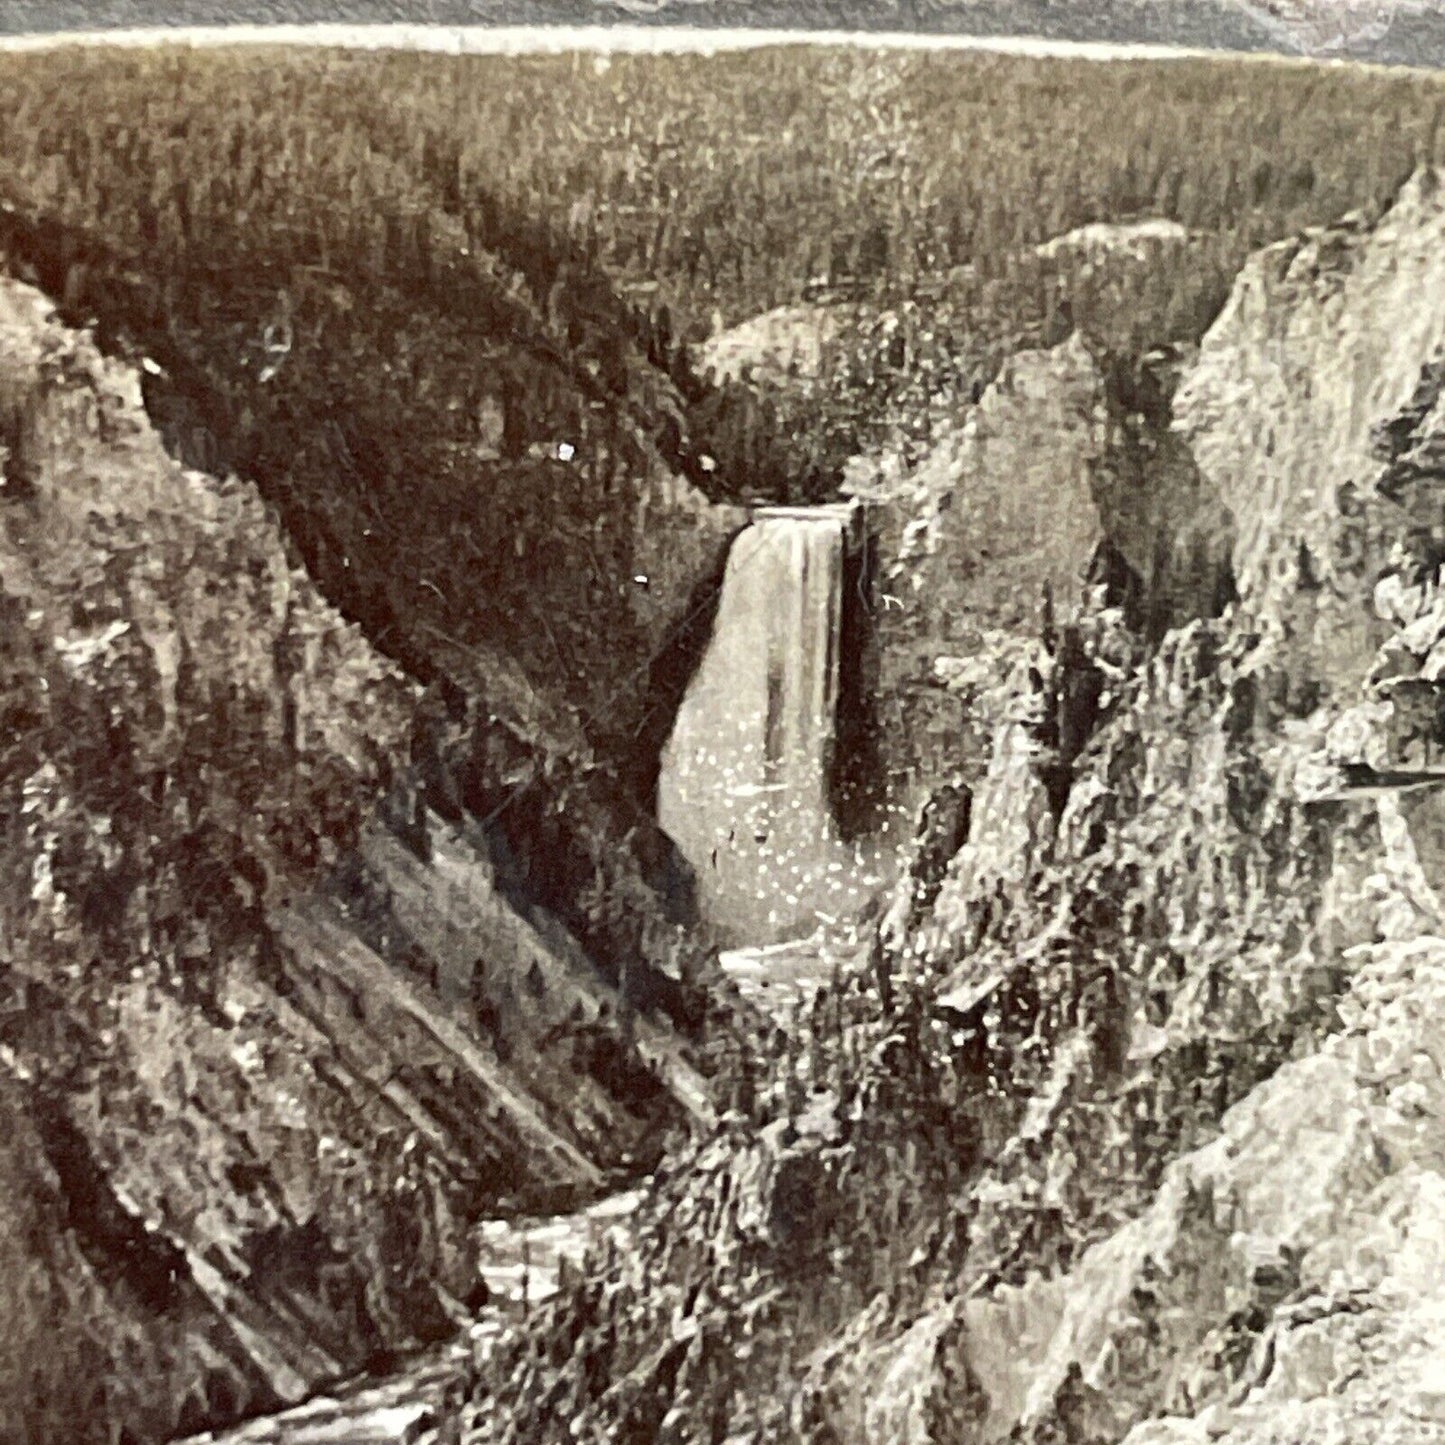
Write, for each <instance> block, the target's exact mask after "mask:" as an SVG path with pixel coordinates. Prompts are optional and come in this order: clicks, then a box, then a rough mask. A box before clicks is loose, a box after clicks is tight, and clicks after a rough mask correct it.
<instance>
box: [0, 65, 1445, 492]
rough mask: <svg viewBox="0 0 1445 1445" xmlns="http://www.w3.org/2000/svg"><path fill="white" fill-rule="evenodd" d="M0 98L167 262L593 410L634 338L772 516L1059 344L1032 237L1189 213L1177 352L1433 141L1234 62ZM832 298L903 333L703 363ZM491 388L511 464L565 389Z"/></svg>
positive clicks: (1429, 87) (79, 190)
mask: <svg viewBox="0 0 1445 1445" xmlns="http://www.w3.org/2000/svg"><path fill="white" fill-rule="evenodd" d="M0 75H3V77H4V80H3V85H0V117H3V120H4V124H5V126H6V131H7V140H8V144H7V147H6V151H7V158H6V162H5V164H4V166H3V169H0V177H3V179H4V182H5V186H6V189H7V190H8V191H10V192H11V193H12V194H13V195H14V196H15V197H16V198H18V199H24V200H26V201H28V202H29V203H31V204H33V205H35V206H38V207H40V208H41V209H43V210H44V211H45V212H47V213H50V214H54V215H56V216H57V217H59V218H62V219H64V220H65V221H67V222H69V223H72V224H78V225H83V226H86V227H90V228H94V229H96V230H98V231H99V232H100V233H102V234H103V235H104V236H105V237H106V239H107V241H108V242H109V243H110V244H112V245H113V246H115V247H116V248H118V249H119V250H121V251H123V252H125V253H127V254H131V255H135V256H138V257H141V258H143V259H144V258H148V259H150V260H152V261H156V260H159V259H160V258H161V257H165V258H166V261H167V274H174V261H175V259H176V258H178V257H184V258H186V259H187V260H188V261H190V262H197V263H203V264H207V265H212V266H217V267H229V266H233V265H235V264H236V263H237V262H239V261H241V260H242V259H243V258H245V259H250V260H255V261H257V262H266V263H268V264H272V265H280V266H281V268H282V271H283V272H284V273H285V274H283V275H281V276H279V277H278V278H277V284H278V289H279V290H280V291H282V292H285V291H286V290H287V288H288V286H289V287H295V286H299V285H302V284H306V281H307V279H308V278H309V279H310V281H311V283H312V284H315V280H316V278H318V277H319V278H326V277H334V276H337V275H340V276H341V277H343V278H345V279H347V280H351V281H355V280H359V279H360V277H361V276H367V277H374V278H377V279H380V278H383V277H386V278H391V279H392V280H393V281H397V280H402V279H404V283H405V289H406V290H407V291H408V292H410V291H412V290H413V289H415V288H422V289H431V290H432V292H433V294H438V295H439V296H440V297H442V298H445V301H446V302H447V303H449V310H450V314H451V315H452V316H453V317H455V318H458V319H460V316H461V313H462V310H463V307H464V308H465V318H466V320H467V321H469V322H472V323H475V324H477V325H479V326H481V325H488V326H490V328H491V329H492V330H493V331H494V332H500V333H501V334H502V335H503V336H507V337H510V336H511V335H512V333H513V331H514V330H515V328H516V326H517V316H516V306H517V305H518V304H521V305H523V306H524V309H525V310H527V311H529V312H532V313H534V314H535V317H536V318H537V321H536V325H537V326H539V327H540V329H541V331H542V332H543V334H544V335H545V336H546V338H547V341H548V343H550V345H551V346H552V347H555V348H556V350H557V351H558V352H560V353H561V354H562V355H563V356H565V357H567V358H568V359H569V360H573V361H575V362H577V363H578V364H580V365H581V366H582V367H583V368H584V369H585V370H586V371H587V372H588V373H589V374H590V375H591V377H592V378H593V380H594V381H595V382H596V387H595V388H594V391H593V395H592V397H591V400H592V401H594V402H598V403H599V404H600V406H601V407H602V408H605V409H609V410H610V408H611V405H612V403H611V401H610V400H609V398H612V397H615V396H616V395H618V394H619V391H618V388H619V387H620V386H621V385H622V380H623V376H624V374H626V373H627V372H628V371H629V369H630V370H631V371H632V372H633V373H634V382H635V380H636V372H637V367H636V366H635V365H634V364H633V363H632V362H630V361H629V359H628V358H629V351H630V350H631V348H630V347H627V346H619V345H617V344H616V339H617V337H618V335H619V333H621V334H623V335H625V336H627V337H628V338H629V340H630V341H631V342H634V343H635V346H636V353H637V355H636V357H635V358H634V360H642V359H645V360H647V361H650V362H651V363H653V366H654V368H655V369H656V371H658V372H660V373H662V374H664V375H667V374H670V379H671V380H672V381H673V382H675V383H676V384H677V386H678V389H679V391H680V393H681V395H680V396H679V397H678V398H677V401H676V404H675V405H672V406H659V405H658V403H659V400H660V399H659V398H658V397H657V396H655V395H654V396H651V397H639V398H637V402H638V405H639V406H640V408H641V411H642V412H643V413H645V414H648V415H649V416H650V418H651V424H650V425H649V426H648V428H647V429H648V430H649V431H650V432H651V433H652V434H653V436H654V438H655V439H656V440H657V441H659V442H660V443H661V445H662V448H663V451H664V453H665V454H667V455H669V456H670V458H671V459H673V460H674V461H679V462H682V463H683V464H687V465H690V467H691V470H692V471H693V474H694V476H695V478H696V479H697V480H699V481H701V482H703V483H704V484H706V485H708V486H709V487H710V488H712V489H713V490H718V489H731V490H735V491H741V490H746V491H749V492H752V493H755V494H758V495H764V496H778V495H787V494H789V489H790V488H791V489H792V494H794V495H797V496H800V497H801V496H806V495H818V494H821V493H823V492H826V490H827V489H828V486H829V485H830V483H831V482H832V481H833V480H835V478H836V468H837V465H838V463H839V461H840V460H841V459H842V458H843V457H844V456H846V455H847V454H848V452H849V451H850V450H851V449H853V448H856V447H857V446H858V445H859V444H860V443H862V442H866V441H867V440H868V439H869V437H870V436H871V434H872V429H873V427H874V426H875V425H877V424H878V423H879V421H880V419H881V418H883V417H885V416H892V417H893V418H895V419H896V418H897V417H898V416H899V415H900V413H901V414H903V415H905V416H906V417H907V418H909V419H916V418H917V415H918V413H919V412H920V411H921V412H924V413H926V411H927V406H926V405H924V403H926V402H927V400H928V397H929V396H930V395H934V396H936V395H937V394H938V393H939V392H940V391H945V390H949V391H951V390H953V389H955V388H954V387H953V386H952V385H951V384H953V383H958V382H962V383H963V384H964V385H965V389H967V388H968V387H971V386H972V385H973V383H974V382H975V381H976V380H977V378H978V375H979V374H980V373H985V374H986V373H987V372H988V370H989V369H990V367H991V364H992V363H993V362H994V361H995V360H996V357H997V355H998V353H999V351H1000V350H1007V349H1010V348H1012V347H1014V346H1016V345H1017V344H1018V343H1019V341H1020V340H1028V339H1038V338H1042V337H1047V336H1048V335H1050V334H1052V333H1054V332H1056V331H1057V330H1058V329H1059V327H1060V326H1067V324H1068V323H1069V322H1070V321H1077V320H1078V319H1079V318H1078V317H1076V316H1074V315H1072V314H1070V313H1068V312H1066V313H1065V314H1064V315H1062V316H1061V315H1059V314H1058V311H1059V299H1060V298H1059V295H1058V293H1057V292H1056V291H1055V290H1054V289H1053V288H1052V287H1050V286H1049V285H1047V284H1045V283H1046V282H1047V280H1048V279H1049V278H1048V277H1046V276H1045V275H1044V274H1043V270H1044V268H1043V267H1042V266H1041V265H1040V263H1039V261H1038V259H1037V258H1036V257H1034V256H1033V255H1032V253H1031V248H1032V247H1033V246H1035V245H1036V244H1038V243H1039V242H1041V241H1043V240H1044V239H1046V238H1047V237H1050V236H1052V235H1056V234H1058V233H1060V232H1062V231H1065V230H1068V229H1070V228H1072V227H1075V226H1078V225H1081V224H1084V223H1087V222H1091V221H1098V220H1116V219H1120V218H1128V217H1132V216H1137V215H1146V214H1147V215H1162V216H1167V217H1169V218H1171V219H1174V220H1177V221H1179V222H1180V223H1182V224H1183V225H1184V226H1186V227H1188V228H1189V229H1190V231H1191V232H1192V233H1194V238H1193V240H1192V242H1191V244H1190V245H1189V246H1187V247H1186V248H1184V250H1183V251H1182V252H1181V253H1180V254H1179V255H1178V256H1176V257H1174V258H1173V261H1172V264H1171V265H1166V266H1164V267H1162V268H1156V270H1155V274H1154V276H1153V279H1152V282H1151V287H1152V290H1153V292H1154V293H1155V297H1154V300H1155V302H1157V304H1151V305H1148V306H1146V307H1145V309H1146V310H1147V311H1149V312H1150V315H1151V325H1153V327H1154V328H1155V329H1156V330H1160V331H1163V332H1165V333H1169V334H1172V335H1178V334H1184V335H1188V334H1197V332H1198V331H1199V330H1200V329H1201V328H1202V326H1203V325H1204V324H1206V323H1207V321H1208V319H1209V317H1210V315H1211V314H1212V310H1213V308H1214V307H1215V306H1217V305H1218V303H1219V301H1220V299H1221V298H1222V295H1223V289H1224V286H1225V285H1226V284H1227V279H1228V277H1229V276H1230V275H1232V273H1233V270H1234V269H1235V268H1236V267H1237V265H1238V263H1239V261H1240V260H1241V259H1242V258H1243V256H1244V255H1245V254H1247V252H1248V251H1250V250H1251V249H1253V248H1255V247H1257V246H1258V245H1260V244H1261V243H1263V242H1266V241H1268V240H1271V239H1274V238H1275V237H1278V236H1280V235H1282V234H1286V233H1288V232H1290V231H1293V230H1294V229H1297V228H1298V227H1300V226H1301V225H1304V224H1308V223H1314V222H1322V221H1326V220H1329V219H1331V218H1333V217H1335V216H1337V215H1339V214H1341V213H1342V212H1344V211H1347V210H1349V209H1351V208H1352V207H1355V206H1360V205H1368V204H1372V203H1375V202H1378V201H1380V200H1382V199H1383V198H1384V197H1385V196H1387V195H1388V194H1390V193H1391V192H1392V191H1393V189H1394V187H1395V186H1397V185H1398V183H1399V182H1400V180H1401V179H1402V178H1403V176H1404V175H1405V174H1406V173H1407V172H1408V171H1409V170H1410V169H1411V168H1412V167H1413V166H1414V165H1416V164H1417V163H1418V162H1419V161H1420V160H1421V159H1423V158H1427V157H1434V156H1438V154H1439V151H1440V93H1441V92H1440V85H1439V82H1438V80H1437V79H1436V78H1435V77H1433V76H1428V75H1414V74H1408V73H1385V72H1368V71H1363V70H1357V71H1351V70H1324V69H1320V68H1309V67H1304V66H1284V65H1273V64H1249V65H1239V64H1238V63H1236V62H1229V61H1199V60H1191V61H1187V62H1185V61H1181V62H1177V63H1172V64H1165V65H1160V64H1158V63H1152V62H1138V63H1114V64H1110V65H1107V66H1100V65H1098V64H1096V63H1093V62H1087V61H1082V60H1079V61H1065V60H1058V59H1050V60H1039V59H1024V58H1019V57H1009V56H988V55H967V54H958V53H941V54H938V55H933V56H930V55H926V54H916V55H915V54H905V55H896V54H895V55H889V54H886V53H875V52H869V51H866V50H862V51H809V50H802V49H779V50H776V51H770V52H761V53H757V52H753V53H745V54H735V55H723V56H715V57H697V56H652V57H647V56H617V57H611V58H599V57H596V56H591V55H578V56H562V57H529V58H520V59H519V58H516V57H506V58H504V57H485V56H470V57H443V56H436V55H417V54H395V55H375V54H364V53H357V54H342V53H327V52H322V53H317V52H302V53H296V52H292V53H286V52H279V51H271V52H266V53H263V54H261V55H257V54H254V53H251V52H186V51H179V50H178V51H176V52H173V53H169V54H162V53H152V54H144V53H130V54H111V55H100V54H86V53H84V52H75V51H70V52H66V51H61V52H56V53H54V54H52V55H46V56H33V55H27V56H23V57H20V56H16V57H9V58H7V59H6V60H5V61H4V62H3V65H0ZM461 273H468V274H469V276H470V277H475V278H480V280H481V281H482V282H483V283H484V284H481V285H478V284H476V281H475V280H473V281H472V284H470V285H469V286H468V287H467V288H466V290H465V291H459V290H458V286H459V277H460V274H461ZM817 295H822V296H825V297H838V296H847V297H850V298H854V299H860V298H861V299H863V300H865V301H868V302H870V303H874V304H873V305H872V306H871V308H865V315H866V314H873V313H876V310H877V309H878V307H879V306H886V307H888V308H890V309H891V310H892V311H893V312H895V313H896V320H897V322H898V325H897V326H895V327H894V328H893V329H892V330H890V331H889V332H888V333H887V335H886V336H884V335H880V334H878V333H877V332H876V328H872V327H870V326H868V325H866V324H865V325H864V326H863V327H862V328H861V331H859V330H857V329H854V328H849V329H848V330H847V332H846V334H845V335H844V337H843V338H842V339H841V340H840V341H839V342H838V343H837V344H835V345H834V346H833V347H831V348H830V355H829V356H828V357H827V358H826V360H825V365H824V368H823V370H824V381H825V383H826V384H825V385H820V386H817V387H814V388H809V395H808V399H807V405H806V406H800V405H797V404H796V403H790V401H789V399H788V397H787V396H786V395H784V396H781V397H778V396H773V397H764V398H761V399H760V398H759V397H758V396H757V389H756V388H749V387H747V386H741V385H738V384H736V383H732V384H730V385H728V386H725V387H723V388H722V389H721V392H720V393H719V392H718V391H713V390H711V389H710V388H708V387H707V386H706V385H705V384H704V383H703V382H702V381H700V380H699V379H698V378H697V377H695V376H694V375H692V372H691V367H690V366H689V364H688V355H687V348H688V347H689V346H690V345H693V344H695V343H697V342H699V341H701V340H703V339H704V338H705V337H706V336H707V335H708V334H709V332H710V331H711V330H713V329H714V328H715V327H716V326H718V325H731V324H733V323H735V322H737V321H739V320H742V319H743V318H745V317H747V316H750V315H753V314H756V313H758V312H761V311H764V310H767V309H768V308H771V307H775V306H780V305H783V304H786V303H789V302H796V301H798V300H800V299H803V298H806V297H809V296H817ZM1114 299H1115V300H1116V301H1117V300H1119V299H1122V300H1123V301H1124V302H1125V304H1126V305H1128V304H1137V302H1138V301H1139V300H1140V298H1138V297H1124V298H1117V297H1116V298H1114ZM508 303H511V304H510V305H509V304H508ZM1156 311H1157V312H1159V313H1160V314H1158V315H1157V316H1156V315H1155V314H1154V313H1155V312H1156ZM251 319H252V320H257V319H258V318H254V317H253V318H251ZM268 319H270V320H274V318H268ZM524 329H525V328H524ZM1147 339H1148V340H1158V339H1168V336H1154V337H1149V338H1147ZM553 359H554V360H555V359H556V358H555V357H554V358H553ZM505 370H506V372H507V375H508V377H510V379H511V382H512V384H511V385H510V386H509V387H507V388H505V390H506V394H505V395H503V396H501V397H499V398H498V399H497V401H498V405H499V406H500V407H501V409H502V411H503V412H504V414H505V416H506V418H507V422H508V424H507V425H505V426H504V427H503V434H504V438H505V440H506V443H507V445H508V447H510V448H511V449H513V450H515V451H525V448H526V446H527V445H528V444H530V442H532V441H536V440H538V439H539V434H540V432H541V431H543V430H545V428H544V427H543V425H542V419H543V418H553V417H555V415H556V410H557V407H556V402H557V397H556V395H555V388H549V386H548V384H547V379H546V375H545V372H546V368H545V367H543V368H542V369H541V371H540V372H539V370H538V368H537V367H536V365H535V363H533V364H530V365H529V364H523V362H522V361H521V360H520V359H519V358H517V357H516V356H509V358H508V365H507V367H506V368H505ZM570 381H571V383H572V384H575V382H576V378H575V377H574V378H571V379H570ZM393 384H394V382H393ZM564 389H565V388H564ZM824 395H826V396H828V397H830V398H831V399H832V405H829V406H820V404H819V400H820V397H821V396H824ZM649 403H650V405H649ZM659 411H660V412H661V413H662V416H659V415H658V413H659ZM690 438H691V439H692V440H693V441H694V442H695V445H694V446H689V445H688V442H689V439H690ZM540 439H541V440H542V441H544V442H545V441H548V440H550V437H541V438H540ZM703 456H707V457H710V458H712V461H709V462H705V463H702V464H701V465H699V463H700V459H701V457H703Z"/></svg>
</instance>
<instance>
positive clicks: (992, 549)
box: [845, 337, 1103, 800]
mask: <svg viewBox="0 0 1445 1445" xmlns="http://www.w3.org/2000/svg"><path fill="white" fill-rule="evenodd" d="M960 413H961V417H960V420H959V421H958V422H957V423H956V424H955V425H952V426H949V427H946V428H944V429H943V430H942V433H941V435H940V436H939V437H938V439H937V440H936V442H935V443H934V444H933V445H932V446H931V447H930V448H929V449H928V451H927V452H926V453H925V454H924V455H923V456H922V457H921V458H920V459H919V460H918V461H917V463H916V464H912V465H911V464H910V463H909V462H908V460H907V458H906V456H905V454H904V453H902V452H898V453H891V452H890V453H884V454H881V455H876V456H871V457H867V458H863V459H860V460H859V461H858V462H855V463H854V464H852V466H851V467H850V469H849V474H848V477H847V479H846V481H845V487H846V489H847V490H848V491H849V492H851V493H852V494H853V495H855V496H857V497H859V498H860V499H862V500H863V501H865V502H866V503H867V504H868V516H869V525H870V527H872V528H873V529H874V531H875V532H876V534H877V537H878V552H879V559H880V560H879V569H878V576H877V579H876V581H875V592H876V596H875V604H874V605H875V608H876V644H875V645H876V647H877V649H878V657H879V664H878V678H877V683H876V687H877V693H878V696H879V697H880V699H882V706H881V709H880V716H879V719H878V724H879V729H880V734H881V736H882V737H883V739H884V740H885V751H886V754H887V756H886V759H885V766H887V767H888V768H889V770H890V772H891V773H892V774H893V775H894V777H895V780H896V783H895V785H897V784H902V788H901V792H902V794H903V798H904V799H905V800H907V799H908V798H909V796H910V794H911V795H913V796H914V797H915V798H916V795H917V793H918V791H919V789H920V787H921V788H924V789H926V786H927V784H928V783H929V782H930V781H931V780H934V779H936V778H938V776H939V775H940V774H941V773H946V772H948V771H949V770H951V769H952V768H954V767H956V766H958V764H959V761H960V756H959V754H960V752H961V751H962V749H961V748H960V741H961V737H960V735H961V734H962V735H963V736H962V742H963V747H964V748H967V746H968V740H969V736H970V735H969V732H968V714H967V711H966V709H965V708H964V707H963V706H961V705H960V703H959V702H958V701H957V700H956V699H955V698H953V697H951V696H950V695H949V694H948V693H947V692H946V691H943V690H941V689H939V688H938V687H937V686H936V682H937V678H936V676H935V672H934V663H935V660H936V659H937V658H938V657H939V656H940V655H944V656H968V655H970V654H972V653H977V652H979V651H980V650H986V648H987V646H988V642H989V638H990V635H991V634H992V633H995V632H998V631H1000V630H1007V631H1013V632H1020V633H1031V632H1032V631H1033V630H1034V628H1035V626H1036V624H1037V620H1038V617H1039V615H1040V607H1041V605H1042V603H1043V599H1044V597H1045V596H1046V595H1047V594H1048V593H1050V592H1052V593H1053V594H1054V595H1055V596H1056V597H1058V598H1059V599H1060V603H1061V605H1062V604H1063V603H1064V602H1065V601H1066V600H1071V599H1073V598H1074V597H1076V596H1077V595H1078V593H1079V591H1080V589H1081V587H1082V584H1083V578H1084V573H1085V570H1086V568H1087V566H1088V563H1089V561H1090V558H1091V557H1092V556H1093V554H1094V551H1095V548H1096V546H1097V544H1098V543H1099V541H1100V539H1101V536H1102V532H1101V528H1100V521H1099V512H1098V508H1097V507H1096V505H1095V502H1094V498H1093V494H1092V490H1091V484H1090V463H1091V459H1092V458H1093V457H1094V456H1095V455H1096V454H1097V451H1098V449H1099V447H1100V446H1101V445H1102V441H1103V425H1102V423H1103V412H1102V400H1101V378H1100V374H1099V371H1098V368H1097V367H1096V365H1095V363H1094V361H1093V358H1092V357H1091V356H1090V354H1089V352H1088V350H1087V349H1086V348H1085V347H1084V346H1083V344H1082V342H1081V341H1080V340H1079V339H1078V338H1077V337H1075V338H1074V339H1072V340H1070V341H1068V342H1066V343H1064V344H1062V345H1060V346H1058V347H1055V348H1053V349H1051V350H1047V351H1026V352H1022V353H1020V354H1018V355H1017V356H1015V357H1013V358H1011V359H1010V360H1009V361H1008V362H1007V363H1005V365H1004V367H1003V369H1002V372H1001V374H1000V375H999V377H998V378H997V380H995V381H994V382H993V383H992V384H991V385H990V386H988V387H987V388H986V389H985V390H984V391H983V393H982V395H981V396H980V398H979V400H978V402H977V404H976V405H971V404H969V403H967V402H960ZM974 741H975V745H976V746H980V747H981V746H986V744H985V743H984V742H983V739H982V737H981V736H979V737H975V739H974Z"/></svg>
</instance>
